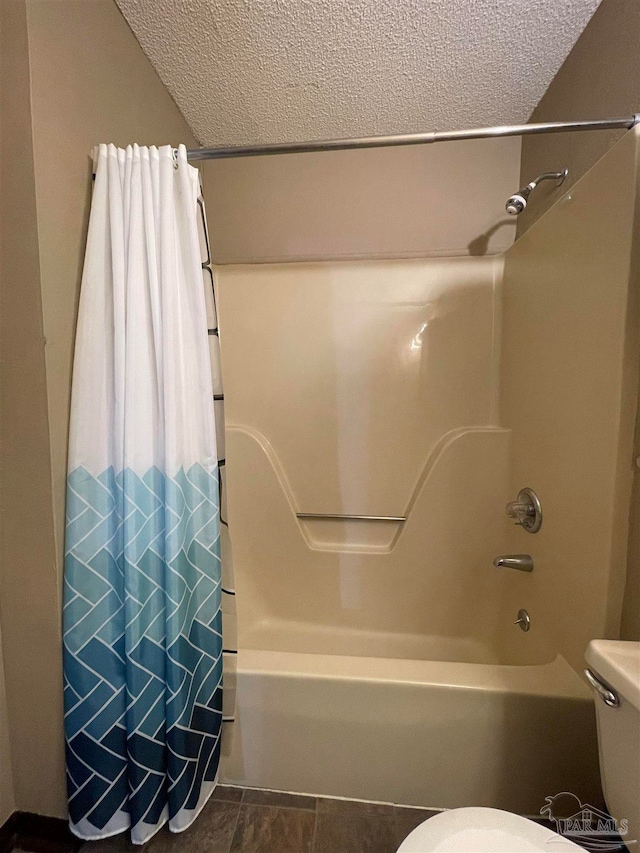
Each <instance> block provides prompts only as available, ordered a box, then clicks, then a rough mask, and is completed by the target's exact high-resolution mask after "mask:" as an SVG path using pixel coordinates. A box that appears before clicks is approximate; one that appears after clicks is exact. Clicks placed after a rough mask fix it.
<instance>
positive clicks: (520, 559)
mask: <svg viewBox="0 0 640 853" xmlns="http://www.w3.org/2000/svg"><path fill="white" fill-rule="evenodd" d="M493 565H494V566H495V567H496V569H500V568H504V569H517V570H518V571H519V572H532V571H533V558H532V557H531V554H505V555H503V556H502V557H496V558H495V560H494V561H493Z"/></svg>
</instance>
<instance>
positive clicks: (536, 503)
mask: <svg viewBox="0 0 640 853" xmlns="http://www.w3.org/2000/svg"><path fill="white" fill-rule="evenodd" d="M506 513H507V515H508V516H509V518H515V519H517V521H516V522H515V523H516V524H519V525H520V527H522V528H523V529H524V530H526V531H527V533H537V532H538V530H540V528H541V527H542V505H541V504H540V498H539V497H538V496H537V495H536V493H535V492H534V491H533V489H529V488H525V489H520V491H519V492H518V497H517V499H516V500H515V501H509V503H508V504H507V506H506Z"/></svg>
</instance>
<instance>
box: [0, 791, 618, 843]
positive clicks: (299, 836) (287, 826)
mask: <svg viewBox="0 0 640 853" xmlns="http://www.w3.org/2000/svg"><path fill="white" fill-rule="evenodd" d="M434 814H437V812H435V811H428V810H427V809H414V808H407V807H404V806H391V805H378V804H376V803H362V802H356V801H353V800H333V799H329V798H326V797H304V796H300V795H298V794H283V793H278V792H276V791H256V790H252V789H243V788H228V787H225V786H224V785H218V787H217V788H216V790H215V791H214V794H213V797H212V798H211V799H210V800H209V802H208V803H207V805H206V806H205V807H204V809H203V810H202V813H201V814H200V816H199V817H198V819H197V820H196V821H195V822H194V824H193V826H191V827H190V828H189V829H188V830H186V832H182V833H180V834H174V833H171V832H169V830H168V829H167V828H166V827H165V828H163V829H162V830H160V832H159V833H158V834H157V835H156V836H154V837H153V838H152V839H151V841H149V842H148V844H146V845H145V846H144V848H142V850H143V851H144V853H396V851H397V849H398V847H399V845H400V842H401V841H403V840H404V839H405V838H406V837H407V835H408V834H409V833H410V832H411V830H412V829H414V828H415V827H416V826H417V825H418V824H419V823H422V821H423V820H427V818H429V817H432V816H433V815H434ZM540 822H541V823H545V824H546V825H547V826H548V827H549V828H553V827H552V826H551V824H550V823H549V822H548V821H546V820H542V819H541V820H540ZM621 849H623V848H621ZM140 851H141V848H140V847H135V846H134V845H132V844H131V843H130V842H129V840H128V835H127V834H123V835H119V836H116V837H115V838H109V839H106V840H105V841H92V842H88V843H85V844H83V845H82V846H81V847H80V853H140ZM14 853H16V851H15V850H14Z"/></svg>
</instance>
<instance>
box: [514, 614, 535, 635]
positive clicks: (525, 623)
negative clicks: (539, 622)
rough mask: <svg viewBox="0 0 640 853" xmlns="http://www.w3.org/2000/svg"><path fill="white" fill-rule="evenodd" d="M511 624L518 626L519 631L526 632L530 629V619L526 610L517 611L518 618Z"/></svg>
mask: <svg viewBox="0 0 640 853" xmlns="http://www.w3.org/2000/svg"><path fill="white" fill-rule="evenodd" d="M513 624H514V625H519V626H520V630H521V631H525V632H526V631H528V630H529V628H530V627H531V617H530V616H529V614H528V613H527V611H526V610H523V609H520V610H518V618H517V619H516V621H515V622H514V623H513Z"/></svg>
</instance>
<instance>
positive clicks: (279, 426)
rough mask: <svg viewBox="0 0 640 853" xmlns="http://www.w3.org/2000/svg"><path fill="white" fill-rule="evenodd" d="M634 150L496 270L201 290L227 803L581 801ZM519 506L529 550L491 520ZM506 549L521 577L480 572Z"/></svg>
mask: <svg viewBox="0 0 640 853" xmlns="http://www.w3.org/2000/svg"><path fill="white" fill-rule="evenodd" d="M637 139H638V133H637V131H632V132H630V133H629V134H627V135H626V136H625V137H624V138H623V139H622V140H621V141H620V142H619V143H618V145H617V146H615V147H614V148H613V149H612V150H611V151H610V152H609V153H608V154H607V155H606V156H605V157H604V158H603V159H602V160H601V161H600V162H599V163H598V164H596V166H594V167H593V169H592V170H591V171H590V172H589V173H587V175H585V177H584V178H583V179H582V180H581V181H579V182H578V183H577V184H576V185H574V186H573V187H572V189H571V192H570V193H568V194H566V195H565V196H563V197H562V198H561V199H560V201H559V202H558V203H557V204H556V205H555V206H554V207H553V208H552V209H551V210H550V211H549V212H548V213H547V214H546V215H545V216H543V217H542V218H541V219H540V220H539V221H538V222H537V223H536V225H535V226H534V227H533V228H531V229H530V231H529V232H528V233H527V234H526V235H525V236H524V237H523V238H522V239H521V240H520V241H518V242H516V244H515V245H514V246H513V247H512V248H511V249H510V250H509V251H508V252H507V253H506V254H505V255H501V256H493V257H464V258H424V259H420V260H417V259H412V260H388V261H384V260H371V261H367V260H363V261H326V262H318V263H296V264H264V265H247V266H241V265H235V266H221V267H218V268H217V269H216V271H215V275H216V281H217V288H218V294H219V299H220V325H221V336H222V357H223V371H224V374H225V383H226V398H225V400H226V414H227V446H226V457H227V471H228V489H229V518H230V521H231V523H232V525H233V527H234V533H235V540H234V541H235V544H236V553H235V570H236V590H237V593H238V598H237V601H238V638H239V649H240V651H239V655H238V666H237V676H236V677H237V691H238V692H237V698H238V712H237V717H236V721H235V724H234V725H233V726H232V727H230V729H229V730H228V733H227V742H226V744H225V746H224V749H223V752H225V753H226V754H225V755H224V756H223V765H222V774H223V778H224V780H225V781H228V782H231V783H237V784H241V785H248V786H256V787H266V788H274V789H281V790H291V791H297V792H306V793H312V794H325V795H334V796H336V795H337V796H345V797H354V798H362V799H372V800H382V801H391V802H398V803H406V804H410V805H418V806H426V807H432V808H441V807H456V806H465V805H488V806H496V807H502V808H507V809H510V810H513V811H518V812H520V813H536V812H538V810H539V808H540V807H541V805H542V804H543V803H544V799H545V797H546V796H548V795H551V794H554V793H556V792H558V791H561V790H573V791H575V792H576V794H577V795H579V796H580V797H581V798H582V799H583V801H584V800H588V801H590V802H592V801H593V800H594V799H595V798H597V796H598V772H597V756H596V739H595V729H594V718H593V708H592V699H591V696H590V693H589V692H588V690H587V688H586V686H585V685H584V683H583V682H582V680H581V679H580V677H579V676H578V674H577V670H579V668H580V665H581V655H582V651H583V649H584V647H585V646H586V643H587V641H588V640H589V639H591V638H592V637H595V636H606V635H615V632H616V631H617V627H618V621H619V616H620V602H621V596H622V589H623V584H624V558H623V552H624V543H625V541H626V536H625V530H626V521H627V520H626V517H625V509H624V508H625V506H628V497H629V488H630V481H631V476H630V466H629V459H630V458H631V451H632V441H633V438H632V434H633V419H634V411H635V399H636V394H637V369H636V370H635V371H634V369H633V367H635V366H637V358H638V350H637V343H636V341H637V339H638V335H637V332H636V328H637V316H636V307H635V305H634V304H633V300H632V299H631V298H630V288H629V281H630V277H631V275H632V270H633V267H632V263H633V257H634V255H633V252H634V245H633V242H634V241H633V233H634V229H633V221H634V209H635V199H636V184H637V168H636V159H637V153H636V149H637ZM523 486H532V487H533V488H535V489H536V491H537V492H538V494H539V495H540V497H541V500H542V503H543V509H544V511H545V522H544V525H543V528H542V530H541V531H540V533H538V534H536V535H535V536H529V535H528V534H527V533H525V532H524V531H523V530H521V529H520V528H514V527H513V526H512V525H510V524H508V523H507V519H506V517H505V514H504V505H505V503H506V502H507V500H510V499H513V498H515V496H516V494H517V492H518V491H519V489H520V488H522V487H523ZM576 501H577V503H578V507H579V509H578V508H577V506H576ZM299 513H310V514H318V515H320V514H338V515H361V516H377V517H380V516H385V517H393V518H394V519H395V520H393V521H389V520H375V519H372V520H341V519H325V518H299V517H298V514H299ZM403 519H406V520H403ZM524 551H528V552H529V553H531V554H532V556H533V558H534V564H535V569H534V572H533V573H532V574H531V575H523V574H521V573H519V572H512V571H509V570H506V569H495V568H494V567H493V566H492V560H493V558H494V557H495V555H496V554H503V553H509V552H524ZM520 607H525V608H526V609H527V610H528V611H529V613H530V616H531V619H532V629H531V631H530V632H528V633H527V634H525V633H523V632H521V631H519V630H518V628H517V627H515V626H514V625H513V621H514V619H515V618H516V614H517V611H518V609H519V608H520ZM515 779H517V780H518V784H517V785H516V784H514V780H515Z"/></svg>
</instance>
